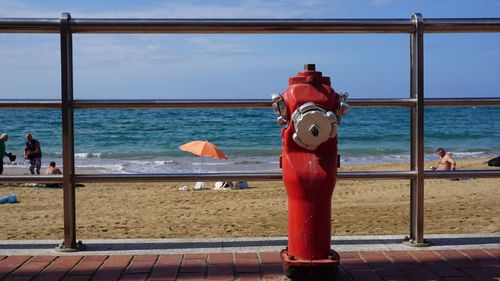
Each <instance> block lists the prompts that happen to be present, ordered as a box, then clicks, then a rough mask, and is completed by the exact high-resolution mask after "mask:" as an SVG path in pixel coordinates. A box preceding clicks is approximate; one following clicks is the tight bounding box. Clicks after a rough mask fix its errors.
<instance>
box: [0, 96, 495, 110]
mask: <svg viewBox="0 0 500 281" xmlns="http://www.w3.org/2000/svg"><path fill="white" fill-rule="evenodd" d="M348 102H349V105H350V106H352V107H415V104H416V100H415V99H411V98H407V99H405V98H382V99H349V100H348ZM271 103H272V102H271V100H270V99H269V100H267V99H253V100H249V99H246V100H245V99H224V100H222V99H221V100H75V101H74V102H73V103H72V105H73V108H74V109H83V108H87V109H92V108H94V109H105V108H121V109H123V108H271ZM424 104H425V105H426V106H499V105H500V98H427V99H425V100H424ZM0 108H4V109H5V108H42V109H43V108H48V109H50V108H55V109H60V108H61V101H59V100H0Z"/></svg>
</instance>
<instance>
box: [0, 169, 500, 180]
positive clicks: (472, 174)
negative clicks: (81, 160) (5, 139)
mask: <svg viewBox="0 0 500 281" xmlns="http://www.w3.org/2000/svg"><path fill="white" fill-rule="evenodd" d="M416 175H417V173H416V172H415V171H355V172H339V173H338V174H337V178H338V179H339V180H368V179H377V180H400V179H412V178H415V177H416ZM498 177H500V169H498V170H494V169H491V170H460V171H440V172H436V171H425V172H424V178H425V179H447V178H498ZM73 179H74V181H75V182H77V183H100V182H175V181H190V182H191V181H218V180H235V181H236V180H247V181H275V180H281V179H282V174H281V172H263V173H260V172H255V173H199V174H190V173H172V174H76V175H74V176H73ZM62 180H63V177H62V176H46V175H36V176H35V175H31V176H30V175H4V176H0V182H16V183H17V182H37V183H62Z"/></svg>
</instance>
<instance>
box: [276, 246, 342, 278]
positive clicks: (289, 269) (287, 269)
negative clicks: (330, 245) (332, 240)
mask: <svg viewBox="0 0 500 281" xmlns="http://www.w3.org/2000/svg"><path fill="white" fill-rule="evenodd" d="M280 256H281V260H282V262H283V271H284V273H285V275H286V276H287V277H288V278H290V279H291V280H293V281H302V280H309V281H314V280H337V276H338V271H339V264H340V257H339V254H338V253H337V252H335V251H334V250H332V249H330V254H329V255H328V258H327V259H318V260H301V259H298V258H295V257H293V256H290V255H288V249H284V250H282V251H281V253H280Z"/></svg>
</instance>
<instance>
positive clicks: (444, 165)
mask: <svg viewBox="0 0 500 281" xmlns="http://www.w3.org/2000/svg"><path fill="white" fill-rule="evenodd" d="M436 152H437V154H438V155H439V157H440V159H439V162H438V163H437V166H432V167H431V169H432V170H433V171H450V170H455V169H456V166H457V162H455V159H453V157H452V156H451V154H449V153H446V151H445V150H444V149H443V148H441V147H440V148H438V149H436Z"/></svg>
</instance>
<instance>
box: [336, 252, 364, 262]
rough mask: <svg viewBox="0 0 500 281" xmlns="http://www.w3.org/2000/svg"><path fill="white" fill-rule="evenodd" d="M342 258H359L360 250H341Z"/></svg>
mask: <svg viewBox="0 0 500 281" xmlns="http://www.w3.org/2000/svg"><path fill="white" fill-rule="evenodd" d="M338 254H339V256H340V260H342V259H345V258H359V253H358V252H339V253H338Z"/></svg>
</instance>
